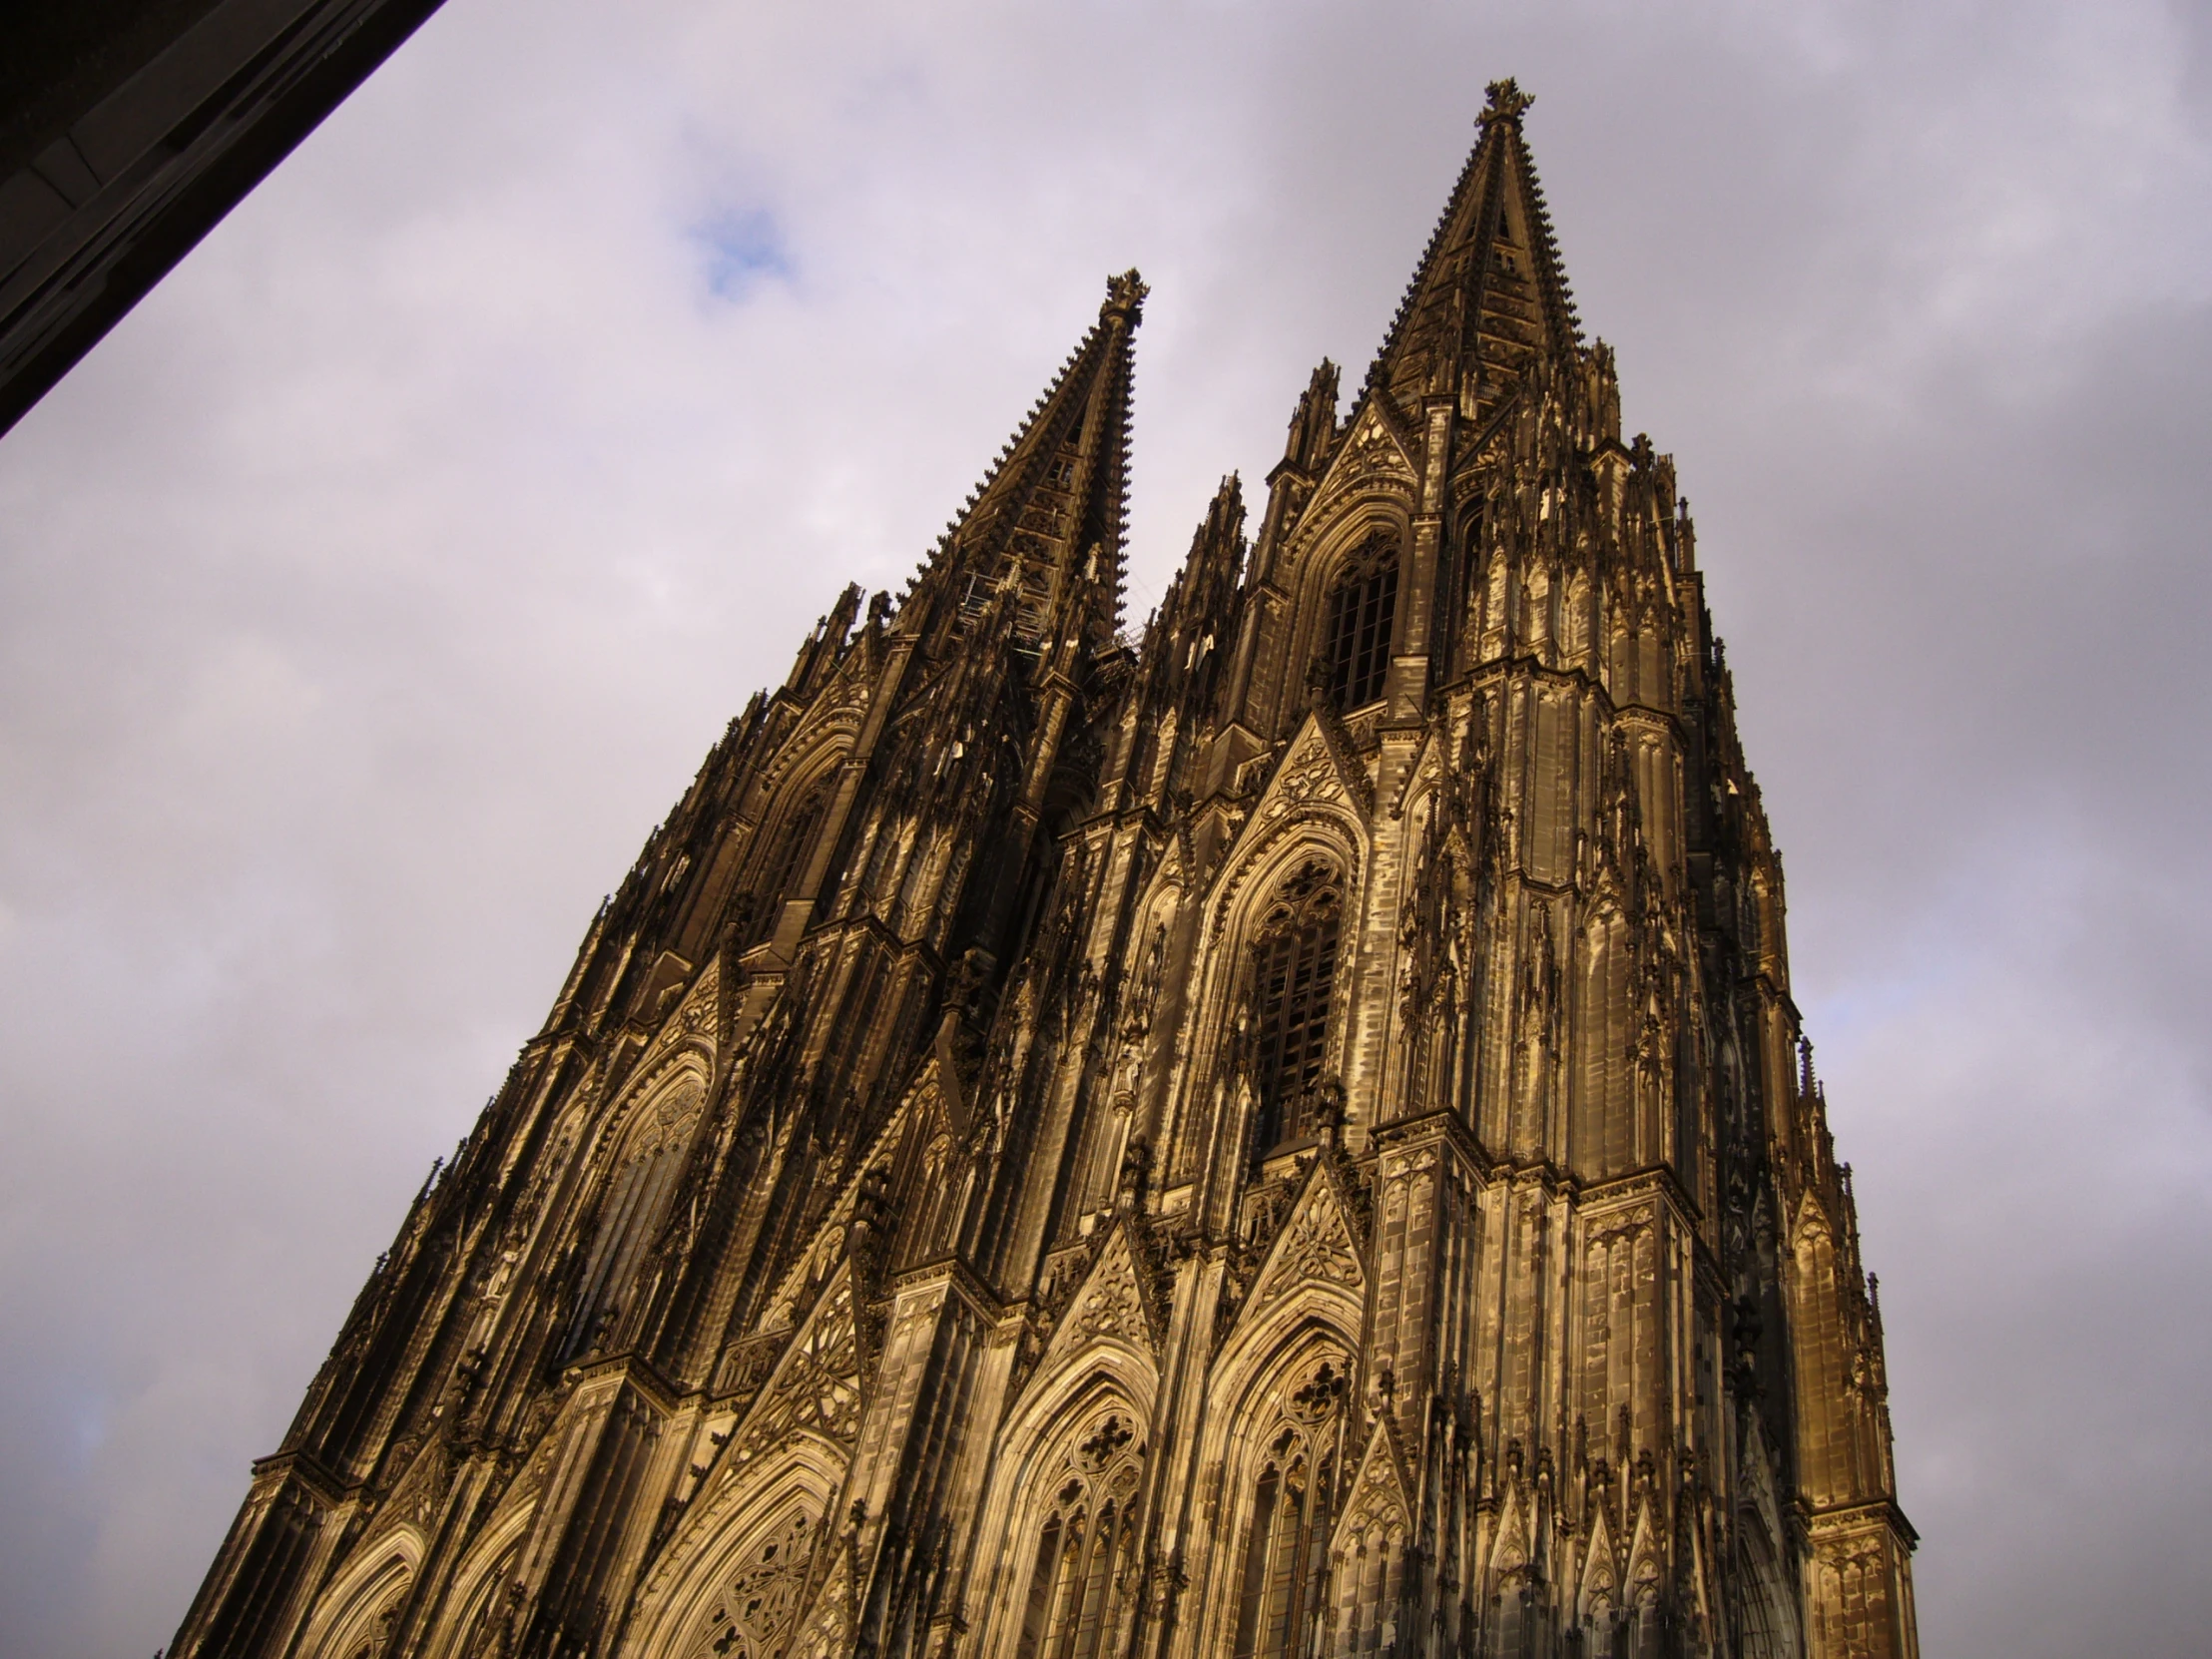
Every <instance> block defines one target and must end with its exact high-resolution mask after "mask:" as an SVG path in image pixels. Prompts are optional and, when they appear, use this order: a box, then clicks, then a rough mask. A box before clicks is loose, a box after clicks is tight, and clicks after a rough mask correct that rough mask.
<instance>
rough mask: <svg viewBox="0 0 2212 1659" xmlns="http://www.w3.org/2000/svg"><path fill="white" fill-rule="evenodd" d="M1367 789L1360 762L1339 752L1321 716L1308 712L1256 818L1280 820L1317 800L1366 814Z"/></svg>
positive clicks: (1264, 821)
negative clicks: (1324, 726)
mask: <svg viewBox="0 0 2212 1659" xmlns="http://www.w3.org/2000/svg"><path fill="white" fill-rule="evenodd" d="M1368 793H1369V785H1368V780H1367V777H1366V775H1365V774H1364V773H1363V772H1362V771H1361V770H1360V768H1359V765H1358V763H1357V762H1354V761H1352V760H1350V759H1349V758H1348V757H1346V756H1343V755H1340V754H1339V753H1338V751H1337V746H1336V745H1335V744H1333V743H1331V742H1330V739H1329V734H1328V733H1327V732H1326V731H1325V730H1324V729H1323V726H1322V723H1321V720H1320V718H1319V717H1318V716H1315V715H1309V716H1307V718H1306V724H1305V726H1304V727H1303V728H1301V730H1300V731H1299V734H1298V736H1297V737H1296V738H1295V739H1293V740H1292V742H1291V746H1290V749H1289V750H1288V751H1287V752H1286V753H1285V755H1284V757H1283V762H1282V765H1280V766H1278V767H1277V768H1276V769H1275V776H1274V777H1273V778H1272V779H1270V780H1269V781H1268V787H1267V791H1266V793H1265V794H1264V795H1262V796H1261V798H1260V808H1259V811H1258V813H1257V814H1256V815H1255V822H1256V823H1258V824H1262V825H1270V824H1276V823H1280V822H1281V821H1282V820H1284V819H1286V818H1289V817H1291V816H1293V815H1295V814H1296V813H1298V812H1299V811H1301V810H1302V809H1304V808H1307V807H1310V806H1314V805H1317V804H1330V805H1336V806H1348V807H1350V808H1352V809H1353V811H1354V812H1356V813H1358V814H1359V815H1360V816H1362V817H1363V818H1364V817H1365V816H1366V814H1367V797H1368Z"/></svg>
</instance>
